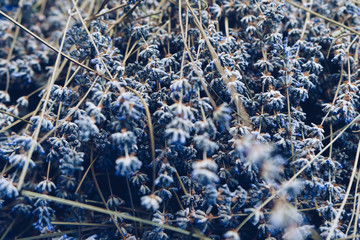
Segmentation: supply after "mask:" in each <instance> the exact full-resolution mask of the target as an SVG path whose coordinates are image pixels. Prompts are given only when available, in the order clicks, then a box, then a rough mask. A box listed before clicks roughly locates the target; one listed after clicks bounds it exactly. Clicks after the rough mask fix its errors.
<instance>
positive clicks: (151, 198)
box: [141, 194, 162, 211]
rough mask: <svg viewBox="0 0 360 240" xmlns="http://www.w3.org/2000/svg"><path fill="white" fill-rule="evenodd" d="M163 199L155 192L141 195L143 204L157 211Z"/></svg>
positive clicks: (148, 208)
mask: <svg viewBox="0 0 360 240" xmlns="http://www.w3.org/2000/svg"><path fill="white" fill-rule="evenodd" d="M161 202H162V199H161V198H160V197H158V196H156V195H155V194H150V195H148V196H143V197H141V205H142V206H143V207H145V208H146V209H147V210H150V209H151V210H153V211H156V210H158V209H159V207H160V203H161Z"/></svg>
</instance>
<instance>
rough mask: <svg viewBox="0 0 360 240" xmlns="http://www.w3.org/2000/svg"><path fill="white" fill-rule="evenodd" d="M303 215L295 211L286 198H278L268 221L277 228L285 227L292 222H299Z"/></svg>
mask: <svg viewBox="0 0 360 240" xmlns="http://www.w3.org/2000/svg"><path fill="white" fill-rule="evenodd" d="M302 221H303V217H302V216H301V214H300V213H299V212H298V211H297V209H296V208H295V207H294V206H292V205H291V204H290V203H289V202H287V201H286V200H279V201H278V202H277V203H276V205H275V207H274V209H273V210H272V214H271V217H270V222H271V224H273V225H274V226H275V227H277V228H285V227H287V226H290V225H292V224H301V223H302Z"/></svg>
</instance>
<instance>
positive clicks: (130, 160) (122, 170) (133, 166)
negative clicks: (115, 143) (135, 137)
mask: <svg viewBox="0 0 360 240" xmlns="http://www.w3.org/2000/svg"><path fill="white" fill-rule="evenodd" d="M141 165H142V163H141V162H140V161H139V159H138V158H137V157H135V156H130V155H126V156H125V157H119V158H118V159H117V160H116V171H117V173H118V174H119V175H121V176H128V175H130V173H131V172H135V171H136V170H139V169H140V167H141Z"/></svg>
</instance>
